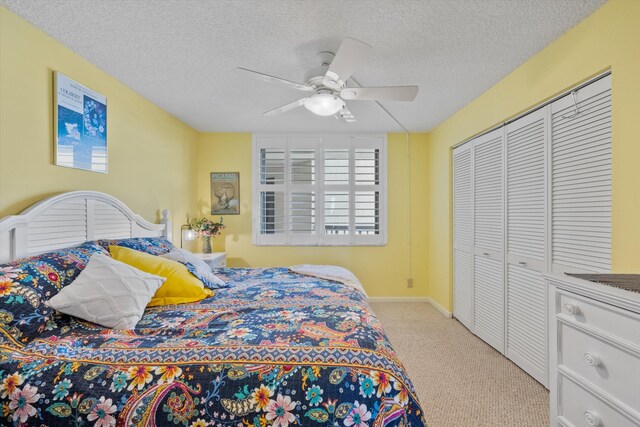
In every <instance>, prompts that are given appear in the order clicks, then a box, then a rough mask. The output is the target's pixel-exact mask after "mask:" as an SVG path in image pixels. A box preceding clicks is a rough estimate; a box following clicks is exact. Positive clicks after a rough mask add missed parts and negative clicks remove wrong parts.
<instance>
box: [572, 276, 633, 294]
mask: <svg viewBox="0 0 640 427" xmlns="http://www.w3.org/2000/svg"><path fill="white" fill-rule="evenodd" d="M567 276H571V277H575V278H578V279H582V280H588V281H589V282H595V283H601V284H603V285H607V286H613V287H614V288H618V289H624V290H626V291H631V292H636V293H640V274H573V273H567Z"/></svg>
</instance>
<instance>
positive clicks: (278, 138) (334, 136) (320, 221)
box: [251, 133, 388, 246]
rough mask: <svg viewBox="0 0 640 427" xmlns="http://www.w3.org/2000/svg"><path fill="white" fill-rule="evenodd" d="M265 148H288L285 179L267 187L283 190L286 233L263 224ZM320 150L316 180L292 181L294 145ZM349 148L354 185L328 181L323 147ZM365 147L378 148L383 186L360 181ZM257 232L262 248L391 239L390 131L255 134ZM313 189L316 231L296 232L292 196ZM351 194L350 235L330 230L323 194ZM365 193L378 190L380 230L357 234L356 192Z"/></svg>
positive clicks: (371, 243)
mask: <svg viewBox="0 0 640 427" xmlns="http://www.w3.org/2000/svg"><path fill="white" fill-rule="evenodd" d="M263 148H274V149H284V165H285V166H284V169H285V171H284V183H282V184H271V185H268V190H272V191H282V192H283V194H284V197H283V204H284V207H285V212H284V217H285V220H284V232H283V233H280V234H278V233H276V234H262V233H261V232H260V230H261V228H260V225H261V215H260V213H261V209H262V206H261V192H263V191H265V186H266V185H265V184H261V176H260V162H261V156H260V151H261V149H263ZM305 148H306V149H308V148H313V149H315V157H314V159H315V183H314V184H292V183H291V180H290V153H291V150H292V149H305ZM336 148H340V149H344V148H348V149H349V183H348V184H338V185H336V184H330V185H327V184H325V182H324V161H325V159H324V150H325V149H336ZM360 148H374V149H378V150H379V152H378V153H379V162H378V184H377V185H376V184H370V185H363V184H356V182H355V151H356V149H360ZM251 169H252V175H253V177H252V199H253V201H252V206H253V209H252V236H253V244H254V245H257V246H385V245H386V244H387V237H388V208H387V205H388V202H387V201H388V196H387V188H388V187H387V176H388V156H387V134H386V133H346V134H345V133H340V134H338V133H254V134H253V144H252V167H251ZM310 189H312V190H313V191H314V199H315V201H314V203H315V217H314V218H315V222H314V225H315V233H314V234H297V233H292V232H291V230H290V226H289V224H290V223H289V218H290V209H291V207H290V200H291V194H292V193H294V192H297V191H302V190H306V191H309V190H310ZM332 190H333V191H348V192H349V213H350V214H349V233H348V234H335V235H332V234H326V233H325V229H324V209H325V208H324V196H325V193H326V192H327V191H332ZM362 191H378V197H379V200H378V215H379V220H378V227H379V233H378V234H366V235H362V234H356V233H355V226H356V224H355V219H356V215H355V202H356V201H355V194H356V192H362Z"/></svg>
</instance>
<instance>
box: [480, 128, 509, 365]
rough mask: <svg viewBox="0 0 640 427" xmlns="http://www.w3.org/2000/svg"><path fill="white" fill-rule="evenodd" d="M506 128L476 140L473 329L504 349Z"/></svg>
mask: <svg viewBox="0 0 640 427" xmlns="http://www.w3.org/2000/svg"><path fill="white" fill-rule="evenodd" d="M503 135H504V130H503V129H497V130H495V131H493V132H489V133H487V134H485V135H482V136H481V137H478V138H476V139H475V140H474V141H473V171H474V191H473V212H474V215H473V220H474V226H473V233H474V240H473V242H474V265H473V273H474V274H473V279H474V280H473V282H474V302H475V305H474V332H475V334H476V335H478V336H479V337H480V338H482V339H483V340H485V341H486V342H487V343H489V344H490V345H491V346H493V347H494V348H495V349H497V350H498V351H500V352H504V251H503V248H504V242H503V235H504V232H503V229H504V219H503V189H504V185H503V173H502V171H503V167H502V164H503V145H504V144H503V139H504V138H503Z"/></svg>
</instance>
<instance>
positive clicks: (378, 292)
mask: <svg viewBox="0 0 640 427" xmlns="http://www.w3.org/2000/svg"><path fill="white" fill-rule="evenodd" d="M251 147H252V135H251V134H250V133H207V134H201V135H200V138H199V143H198V151H197V158H198V163H197V171H198V181H197V188H198V196H197V202H198V209H199V214H200V215H204V214H207V213H208V211H209V210H210V203H211V196H210V185H209V174H210V173H211V172H213V171H217V172H240V194H241V206H240V209H241V214H240V215H238V216H233V215H230V216H225V217H224V223H225V224H226V225H227V229H226V230H225V232H224V234H223V236H222V237H221V238H217V239H215V241H214V250H225V251H227V252H228V254H229V255H228V256H229V265H231V266H251V267H262V266H287V265H293V264H299V263H315V264H337V265H342V266H344V267H347V268H349V269H350V270H352V271H353V272H354V273H355V274H356V275H357V276H358V278H360V280H361V281H362V283H363V285H364V286H365V288H366V290H367V292H368V293H369V295H370V296H396V297H412V296H426V295H427V286H426V273H427V272H426V268H425V259H426V239H425V238H424V236H425V235H426V221H425V217H424V212H425V210H426V201H427V197H426V196H427V195H426V182H427V177H426V170H425V168H424V165H425V163H426V161H427V159H426V155H427V136H426V134H413V135H411V136H410V138H409V150H407V148H408V147H407V140H406V136H405V135H403V134H391V135H389V137H388V157H389V161H388V167H389V173H388V175H389V176H388V186H389V187H388V188H389V243H388V245H386V246H382V247H286V246H285V247H280V246H279V247H274V246H254V245H253V244H252V234H251V233H252V231H251V210H252V202H251V196H252V192H251V179H252V178H251V177H252V173H251ZM408 154H410V156H408ZM409 161H411V168H409ZM409 169H411V178H409ZM410 179H411V185H409V180H410ZM409 188H411V195H412V197H411V200H412V205H411V212H412V213H413V214H412V217H411V228H409V226H408V224H409V215H408V209H409ZM409 233H411V234H412V236H413V238H412V242H411V251H409ZM197 244H200V242H197ZM409 252H411V261H412V262H411V264H412V265H411V269H412V272H411V273H409V268H410V267H409ZM410 274H411V275H412V276H413V279H414V287H413V288H412V289H409V288H407V286H406V279H407V278H408V277H409V276H410Z"/></svg>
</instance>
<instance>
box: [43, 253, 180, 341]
mask: <svg viewBox="0 0 640 427" xmlns="http://www.w3.org/2000/svg"><path fill="white" fill-rule="evenodd" d="M165 280H167V279H165V278H164V277H160V276H156V275H153V274H149V273H145V272H144V271H140V270H138V269H137V268H134V267H132V266H130V265H127V264H125V263H123V262H120V261H117V260H115V259H113V258H111V257H109V256H107V255H103V254H95V255H92V256H91V258H90V259H89V262H88V263H87V266H86V267H85V269H84V270H82V272H81V273H80V274H79V275H78V277H77V278H76V280H74V281H73V282H72V283H71V284H70V285H69V286H67V287H65V288H64V289H62V290H61V291H60V292H58V294H56V295H54V296H53V297H51V298H50V299H49V300H48V301H46V302H45V304H46V305H47V306H49V307H51V308H53V309H54V310H57V311H60V312H62V313H65V314H70V315H71V316H75V317H79V318H81V319H84V320H88V321H90V322H93V323H97V324H99V325H102V326H106V327H108V328H114V329H133V328H134V327H135V326H136V324H137V323H138V321H139V320H140V319H141V318H142V314H143V313H144V309H145V307H146V306H147V304H148V303H149V301H151V298H152V297H153V295H154V294H155V293H156V291H157V290H158V288H160V286H162V284H163V283H164V282H165Z"/></svg>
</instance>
